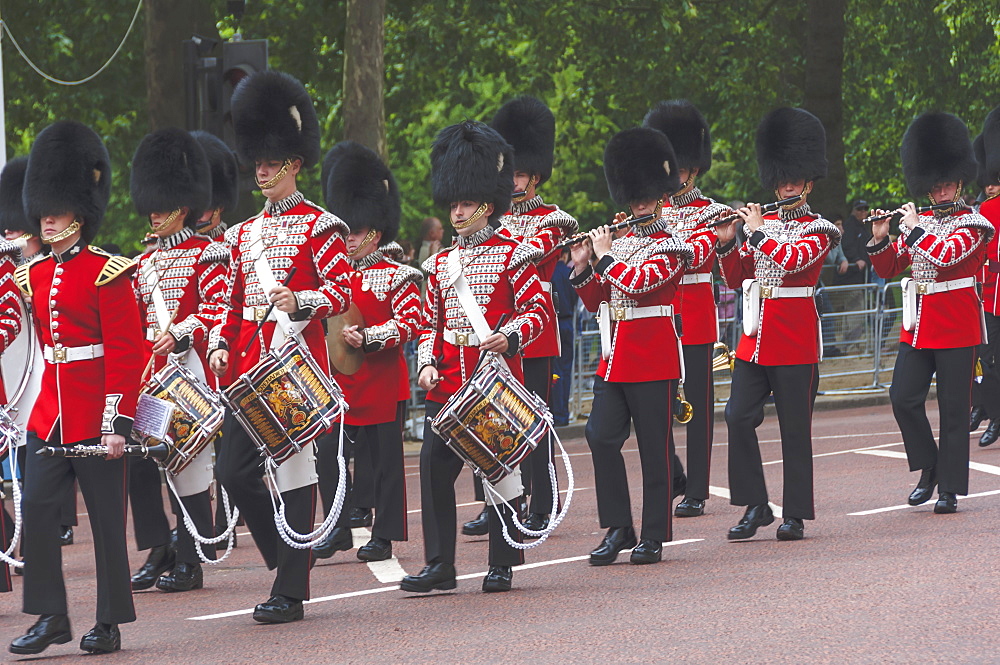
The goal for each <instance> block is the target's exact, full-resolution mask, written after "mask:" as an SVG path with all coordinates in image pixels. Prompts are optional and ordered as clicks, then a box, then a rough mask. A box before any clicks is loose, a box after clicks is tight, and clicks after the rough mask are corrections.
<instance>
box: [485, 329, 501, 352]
mask: <svg viewBox="0 0 1000 665" xmlns="http://www.w3.org/2000/svg"><path fill="white" fill-rule="evenodd" d="M479 350H480V351H496V352H497V353H503V352H504V351H506V350H507V335H504V334H503V333H499V332H497V333H493V334H492V335H490V336H489V337H487V338H486V339H485V340H483V343H482V344H480V345H479Z"/></svg>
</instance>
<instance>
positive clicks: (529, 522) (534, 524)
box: [524, 513, 549, 538]
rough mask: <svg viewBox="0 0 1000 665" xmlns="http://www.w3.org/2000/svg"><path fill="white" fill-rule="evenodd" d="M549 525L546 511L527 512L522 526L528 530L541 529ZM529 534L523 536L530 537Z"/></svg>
mask: <svg viewBox="0 0 1000 665" xmlns="http://www.w3.org/2000/svg"><path fill="white" fill-rule="evenodd" d="M548 526H549V515H548V514H546V513H529V514H528V519H526V520H524V528H526V529H528V530H530V531H541V530H542V529H545V528H547V527H548ZM530 537H531V536H525V538H530Z"/></svg>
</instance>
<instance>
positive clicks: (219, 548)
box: [215, 524, 236, 552]
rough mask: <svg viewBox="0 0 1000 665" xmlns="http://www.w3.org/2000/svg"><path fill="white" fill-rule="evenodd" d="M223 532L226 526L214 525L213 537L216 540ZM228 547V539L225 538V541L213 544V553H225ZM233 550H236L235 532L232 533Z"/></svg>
mask: <svg viewBox="0 0 1000 665" xmlns="http://www.w3.org/2000/svg"><path fill="white" fill-rule="evenodd" d="M225 530H226V526H225V525H224V524H216V525H215V536H216V538H218V537H219V536H221V535H222V532H223V531H225ZM228 547H229V539H228V538H226V539H225V540H220V541H219V542H217V543H216V544H215V551H216V552H225V551H226V549H227V548H228ZM233 549H234V550H235V549H236V531H233Z"/></svg>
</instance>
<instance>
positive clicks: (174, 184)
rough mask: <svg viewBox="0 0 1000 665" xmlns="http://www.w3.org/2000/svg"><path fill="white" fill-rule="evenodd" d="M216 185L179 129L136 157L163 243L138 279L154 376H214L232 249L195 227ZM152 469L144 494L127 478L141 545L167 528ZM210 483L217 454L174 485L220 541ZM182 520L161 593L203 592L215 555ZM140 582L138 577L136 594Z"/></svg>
mask: <svg viewBox="0 0 1000 665" xmlns="http://www.w3.org/2000/svg"><path fill="white" fill-rule="evenodd" d="M211 178H212V174H211V169H210V167H209V163H208V158H207V157H206V155H205V151H204V150H203V149H202V147H201V145H200V144H199V143H198V141H197V140H196V139H195V138H194V137H193V136H191V134H189V133H188V132H186V131H184V130H181V129H175V128H168V129H161V130H158V131H156V132H153V133H152V134H147V135H146V137H145V138H144V139H143V140H142V142H141V143H140V144H139V147H138V149H136V151H135V155H134V156H133V157H132V182H131V189H132V201H133V203H134V204H135V207H136V211H137V212H138V213H139V214H140V215H142V216H144V217H147V218H148V219H149V225H150V231H151V233H153V234H155V235H156V237H157V243H156V250H155V251H153V252H152V253H150V254H144V255H143V256H142V257H140V258H139V261H138V269H137V270H136V272H135V275H134V276H133V284H134V288H135V292H136V297H137V298H138V299H139V306H140V308H141V309H142V310H143V311H144V313H145V317H144V324H145V326H144V327H145V334H146V341H147V342H149V343H150V345H151V347H152V348H151V352H152V354H153V355H154V356H155V361H154V364H153V368H152V372H153V373H156V372H157V371H159V370H160V369H162V368H163V367H165V366H166V364H167V356H172V357H173V358H174V359H175V360H176V361H177V362H179V363H180V364H182V365H184V366H185V367H187V368H188V369H189V370H191V372H192V374H194V376H195V377H196V378H197V379H199V380H200V381H202V382H203V383H206V384H207V377H208V376H210V375H211V371H210V370H209V369H208V366H207V364H206V363H205V362H204V356H205V350H206V347H207V343H208V339H207V338H208V331H209V330H210V329H212V328H213V327H214V326H215V323H216V319H217V317H218V312H219V308H220V306H221V300H222V295H223V291H224V290H225V278H226V270H227V268H228V267H229V250H228V249H226V248H225V247H224V246H222V245H221V244H219V243H215V242H212V241H210V240H208V239H207V238H204V237H202V236H197V235H195V230H194V227H195V226H196V224H197V222H198V220H199V219H201V217H202V212H203V211H204V210H205V209H206V208H208V206H209V205H210V203H211V196H212V192H211V186H212V181H211ZM149 462H152V460H146V459H142V458H137V459H136V462H134V463H133V464H136V463H138V464H146V463H149ZM153 464H154V471H155V476H154V477H153V478H151V479H150V483H149V484H148V485H147V486H146V487H142V486H137V485H136V483H135V477H134V476H133V477H132V478H130V479H129V494H130V496H131V497H132V507H133V510H134V511H135V512H136V516H135V518H134V522H135V525H136V527H135V531H136V540H137V541H138V538H139V536H138V534H139V531H140V527H141V522H143V521H146V519H147V518H152V517H153V515H154V514H155V515H156V516H157V517H158V518H159V519H157V520H155V521H156V522H158V523H159V522H162V523H166V521H167V520H166V516H165V515H164V514H163V498H162V496H161V493H160V486H161V483H160V477H159V468H158V466H157V465H156V464H155V463H153ZM133 469H134V466H133ZM212 478H213V475H212V461H211V452H210V451H208V450H207V449H206V450H203V451H201V452H200V453H199V454H198V455H197V456H196V457H195V458H194V460H192V461H191V462H190V463H189V464H188V465H187V466H186V467H185V468H184V470H182V471H181V472H180V473H178V474H177V475H176V476H174V477H173V478H172V480H173V483H174V485H175V487H176V490H177V496H179V497H180V501H181V502H182V503H183V504H184V508H186V509H187V513H188V514H189V515H190V516H191V519H192V521H193V523H194V525H195V527H196V528H197V530H198V532H199V533H200V534H201V535H203V536H205V537H211V536H212V535H213V534H214V529H213V524H212V500H211V497H210V496H209V487H210V486H211V483H212ZM154 481H155V484H154ZM143 493H148V494H149V495H150V501H149V502H148V503H149V505H148V506H147V507H146V510H147V513H146V514H141V515H140V514H139V511H138V510H137V505H136V504H137V501H136V497H137V496H138V495H142V494H143ZM175 512H176V513H177V515H178V516H180V515H181V514H182V513H181V512H180V511H179V510H177V511H175ZM177 521H178V524H177V546H176V554H175V555H174V556H172V557H171V558H174V559H175V563H174V565H173V570H172V572H170V573H169V574H167V575H164V576H163V577H160V576H159V573H156V572H155V571H152V572H153V574H151V575H150V576H153V575H155V577H153V581H154V582H155V584H156V588H157V589H160V590H162V591H191V590H192V589H200V588H202V586H203V573H202V568H201V559H200V558H199V556H198V552H197V550H196V548H197V547H201V551H202V553H203V555H204V556H205V557H207V558H214V554H215V548H214V547H211V548H210V547H207V546H205V547H202V546H200V545H197V544H196V543H195V541H194V538H193V536H192V535H191V533H190V532H189V531H188V529H187V527H186V526H185V525H184V524H183V521H182V520H181V519H178V520H177ZM159 535H160V539H159V542H157V546H158V547H160V548H163V547H167V546H168V545H169V540H170V531H169V527H168V528H167V529H166V530H164V531H162V532H161V533H160V534H159ZM141 548H142V544H140V549H141ZM151 557H152V555H151ZM148 565H149V563H147V566H148ZM144 569H145V566H144ZM142 572H143V571H140V574H141V573H142ZM136 577H138V575H137V576H134V577H133V578H132V588H133V589H135V588H136V581H137V580H136ZM143 582H145V580H143ZM148 586H151V585H147V586H146V588H148Z"/></svg>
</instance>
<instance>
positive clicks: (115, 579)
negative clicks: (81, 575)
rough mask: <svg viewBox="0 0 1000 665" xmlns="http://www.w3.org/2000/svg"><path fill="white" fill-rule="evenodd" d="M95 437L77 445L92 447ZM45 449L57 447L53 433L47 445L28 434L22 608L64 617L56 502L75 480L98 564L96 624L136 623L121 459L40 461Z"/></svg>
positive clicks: (77, 458) (42, 458)
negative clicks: (86, 514)
mask: <svg viewBox="0 0 1000 665" xmlns="http://www.w3.org/2000/svg"><path fill="white" fill-rule="evenodd" d="M100 442H101V440H100V438H94V439H88V440H86V441H79V442H78V443H79V444H81V445H95V444H99V443H100ZM44 445H51V446H58V445H60V441H59V436H58V435H55V436H53V438H52V439H51V440H50V441H48V442H47V443H46V442H44V441H42V440H41V439H39V438H38V437H37V436H35V435H34V433H29V435H28V455H27V457H28V459H27V480H26V482H25V487H24V496H23V498H22V512H23V515H24V527H23V528H24V529H25V534H24V535H25V539H24V560H25V565H24V606H23V611H24V612H25V613H26V614H67V604H66V585H65V583H64V582H63V572H62V548H61V547H60V545H59V527H60V524H59V522H60V514H61V507H62V506H61V504H62V502H63V501H64V497H65V494H64V492H65V488H66V487H67V486H71V485H72V484H73V479H74V478H76V480H77V481H79V483H80V490H81V491H82V492H83V500H84V503H85V504H86V506H87V512H88V514H89V516H90V526H91V530H92V531H93V534H94V559H95V561H96V563H97V621H99V622H101V623H128V622H130V621H135V608H134V607H133V605H132V587H131V583H130V581H129V566H128V551H127V549H126V545H125V521H126V518H127V516H126V513H127V512H128V508H127V504H126V502H125V493H126V487H127V483H128V473H127V471H126V465H125V460H124V459H121V458H119V459H116V460H108V459H104V458H103V457H41V456H39V455H37V454H36V452H37V451H38V449H39V448H41V447H42V446H44Z"/></svg>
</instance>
